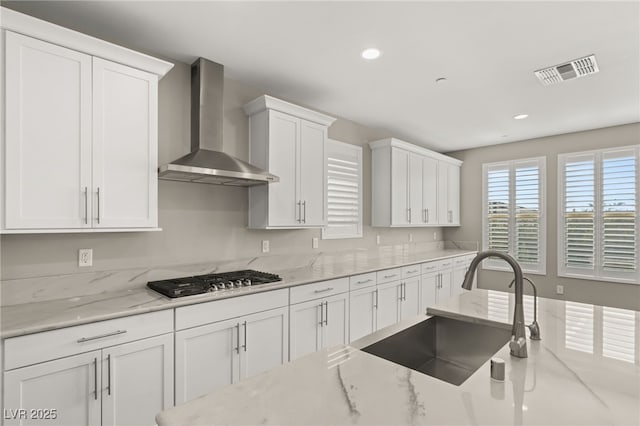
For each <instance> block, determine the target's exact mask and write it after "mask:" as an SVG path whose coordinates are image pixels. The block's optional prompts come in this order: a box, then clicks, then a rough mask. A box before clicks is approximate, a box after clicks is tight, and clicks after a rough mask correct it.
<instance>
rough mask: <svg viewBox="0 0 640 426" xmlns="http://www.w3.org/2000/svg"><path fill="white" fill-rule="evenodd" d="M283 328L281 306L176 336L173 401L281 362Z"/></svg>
mask: <svg viewBox="0 0 640 426" xmlns="http://www.w3.org/2000/svg"><path fill="white" fill-rule="evenodd" d="M237 299H240V300H241V299H242V298H237ZM214 303H215V302H214ZM287 324H288V309H287V308H286V307H280V308H276V309H270V310H268V311H264V312H258V313H254V314H249V315H245V316H241V317H237V318H233V319H230V320H225V321H218V322H215V323H213V324H207V325H203V326H200V327H194V328H190V329H187V330H181V331H178V332H176V403H177V404H179V403H182V402H186V401H189V400H192V399H194V398H197V397H198V396H201V395H204V394H206V393H209V392H212V391H214V390H217V389H220V388H222V387H223V386H226V385H229V384H231V383H236V382H238V381H239V380H241V379H243V378H246V377H250V376H253V375H255V374H258V373H261V372H263V371H266V370H268V369H270V368H273V367H276V366H278V365H281V364H283V363H284V362H286V360H287V348H288V333H287Z"/></svg>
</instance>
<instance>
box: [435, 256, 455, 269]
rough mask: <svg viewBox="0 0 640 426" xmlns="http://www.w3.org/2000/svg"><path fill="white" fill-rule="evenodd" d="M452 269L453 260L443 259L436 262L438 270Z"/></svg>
mask: <svg viewBox="0 0 640 426" xmlns="http://www.w3.org/2000/svg"><path fill="white" fill-rule="evenodd" d="M452 267H453V258H449V259H443V260H439V261H438V268H439V269H441V270H442V269H450V268H452Z"/></svg>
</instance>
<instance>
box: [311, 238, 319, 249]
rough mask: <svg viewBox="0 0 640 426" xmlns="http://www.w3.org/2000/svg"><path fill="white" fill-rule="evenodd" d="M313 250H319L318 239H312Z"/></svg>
mask: <svg viewBox="0 0 640 426" xmlns="http://www.w3.org/2000/svg"><path fill="white" fill-rule="evenodd" d="M311 248H318V237H313V238H312V239H311Z"/></svg>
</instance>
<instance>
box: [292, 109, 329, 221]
mask: <svg viewBox="0 0 640 426" xmlns="http://www.w3.org/2000/svg"><path fill="white" fill-rule="evenodd" d="M326 140H327V128H326V126H321V125H319V124H315V123H312V122H309V121H305V120H300V167H299V172H300V180H299V182H300V195H299V201H301V202H302V212H301V213H302V218H301V220H302V225H303V226H324V225H325V208H324V203H325V190H324V188H325V163H326V158H325V154H324V149H325V141H326Z"/></svg>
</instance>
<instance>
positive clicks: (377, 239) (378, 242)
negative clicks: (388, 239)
mask: <svg viewBox="0 0 640 426" xmlns="http://www.w3.org/2000/svg"><path fill="white" fill-rule="evenodd" d="M376 244H380V235H376Z"/></svg>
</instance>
